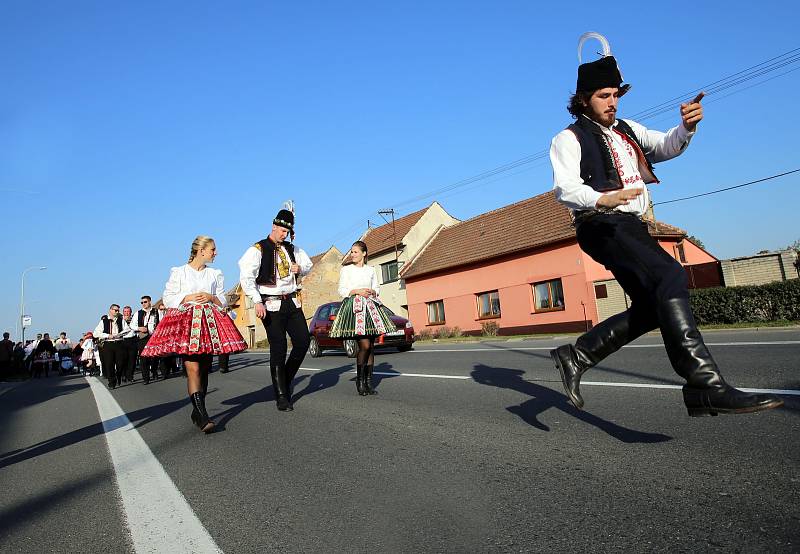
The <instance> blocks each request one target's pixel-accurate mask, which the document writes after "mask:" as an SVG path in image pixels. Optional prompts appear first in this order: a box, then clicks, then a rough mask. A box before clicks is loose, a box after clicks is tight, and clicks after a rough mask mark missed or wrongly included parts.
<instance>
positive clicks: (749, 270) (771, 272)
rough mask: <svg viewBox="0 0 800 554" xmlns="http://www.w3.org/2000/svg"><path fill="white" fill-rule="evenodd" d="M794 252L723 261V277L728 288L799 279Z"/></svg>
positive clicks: (786, 251) (788, 251)
mask: <svg viewBox="0 0 800 554" xmlns="http://www.w3.org/2000/svg"><path fill="white" fill-rule="evenodd" d="M795 259H796V254H795V252H794V251H793V250H785V251H783V252H771V253H769V254H758V255H755V256H748V257H745V258H733V259H731V260H722V276H723V279H724V280H725V286H726V287H735V286H741V285H764V284H766V283H772V282H774V281H786V280H788V279H797V270H796V269H795V267H794V265H793V264H794V261H795Z"/></svg>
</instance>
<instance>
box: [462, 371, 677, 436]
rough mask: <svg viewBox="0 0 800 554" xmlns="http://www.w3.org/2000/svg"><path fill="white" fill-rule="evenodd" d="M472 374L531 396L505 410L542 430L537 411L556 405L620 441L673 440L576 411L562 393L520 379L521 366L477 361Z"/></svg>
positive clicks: (478, 379) (482, 381)
mask: <svg viewBox="0 0 800 554" xmlns="http://www.w3.org/2000/svg"><path fill="white" fill-rule="evenodd" d="M471 375H472V378H473V379H474V380H475V382H476V383H480V384H481V385H487V386H492V387H500V388H504V389H511V390H515V391H517V392H520V393H522V394H526V395H528V396H530V397H531V399H530V400H526V401H525V402H523V403H522V404H519V405H517V406H509V407H507V408H506V410H508V411H509V412H511V413H512V414H515V415H517V416H519V417H520V419H522V420H523V421H524V422H525V423H527V424H528V425H531V426H533V427H536V428H537V429H540V430H542V431H548V432H549V431H550V428H549V427H548V426H547V425H545V424H544V423H542V422H541V421H539V419H538V418H539V414H541V413H543V412H546V411H547V410H549V409H550V408H555V409H557V410H561V411H562V412H564V413H565V414H567V415H569V416H572V417H574V418H576V419H579V420H581V421H583V422H585V423H588V424H590V425H593V426H595V427H597V428H598V429H600V430H601V431H604V432H606V433H608V434H609V435H610V436H612V437H614V438H615V439H617V440H619V441H622V442H626V443H657V442H665V441H668V440H672V437H670V436H667V435H662V434H660V433H646V432H642V431H636V430H635V429H628V428H627V427H623V426H621V425H617V424H616V423H613V422H611V421H607V420H605V419H603V418H601V417H598V416H596V415H592V414H590V413H588V412H584V411H581V410H578V409H576V408H575V407H574V406H573V405H572V403H570V401H569V400H568V399H567V397H566V396H565V395H563V394H560V393H558V392H555V391H554V390H552V389H549V388H547V387H543V386H542V385H537V384H536V383H531V382H530V381H526V380H525V379H523V376H524V375H525V372H524V371H522V370H520V369H508V368H504V367H490V366H486V365H483V364H477V365H475V366H474V369H473V370H472V373H471Z"/></svg>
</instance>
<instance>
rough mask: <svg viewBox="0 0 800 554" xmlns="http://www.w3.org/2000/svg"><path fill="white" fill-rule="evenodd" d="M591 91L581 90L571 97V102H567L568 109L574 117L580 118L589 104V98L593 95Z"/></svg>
mask: <svg viewBox="0 0 800 554" xmlns="http://www.w3.org/2000/svg"><path fill="white" fill-rule="evenodd" d="M592 94H593V93H591V92H585V91H582V90H579V91H578V92H576V93H575V94H573V95H572V96H570V97H569V103H568V104H567V111H568V112H569V113H570V115H572V117H574V118H576V119H577V118H578V116H580V115H581V114H582V113H584V112H585V110H586V108H587V106H588V104H589V99H590V98H591V97H592Z"/></svg>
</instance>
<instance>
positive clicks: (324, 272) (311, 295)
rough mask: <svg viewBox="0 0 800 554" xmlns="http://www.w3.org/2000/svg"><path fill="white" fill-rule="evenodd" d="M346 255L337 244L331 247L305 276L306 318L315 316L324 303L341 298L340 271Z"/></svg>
mask: <svg viewBox="0 0 800 554" xmlns="http://www.w3.org/2000/svg"><path fill="white" fill-rule="evenodd" d="M343 256H344V255H343V254H342V252H341V251H340V250H339V249H338V248H336V247H335V246H333V247H331V248H330V249H329V250H328V251H327V252H326V253H325V254H324V255H323V256H322V258H320V259H319V260H318V261H317V263H315V264H314V267H313V268H312V269H311V272H309V274H308V275H306V276H305V277H303V313H304V314H305V316H306V320H310V319H311V318H312V317H313V316H314V312H316V311H317V308H319V307H320V306H321V305H322V304H327V303H328V302H334V301H336V300H340V299H341V297H340V296H339V291H338V289H339V271H340V270H341V268H342V257H343Z"/></svg>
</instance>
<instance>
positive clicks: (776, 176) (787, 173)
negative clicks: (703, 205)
mask: <svg viewBox="0 0 800 554" xmlns="http://www.w3.org/2000/svg"><path fill="white" fill-rule="evenodd" d="M798 171H800V168H798V169H793V170H791V171H787V172H785V173H778V174H777V175H770V176H769V177H764V178H763V179H756V180H755V181H748V182H747V183H742V184H740V185H734V186H732V187H725V188H724V189H717V190H712V191H709V192H704V193H702V194H695V195H692V196H685V197H683V198H675V199H673V200H665V201H663V202H655V203H654V204H653V206H660V205H663V204H672V203H673V202H682V201H683V200H691V199H692V198H700V197H701V196H709V195H711V194H717V193H720V192H725V191H727V190H733V189H738V188H742V187H747V186H750V185H755V184H756V183H763V182H764V181H769V180H771V179H777V178H778V177H784V176H785V175H791V174H792V173H797V172H798Z"/></svg>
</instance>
